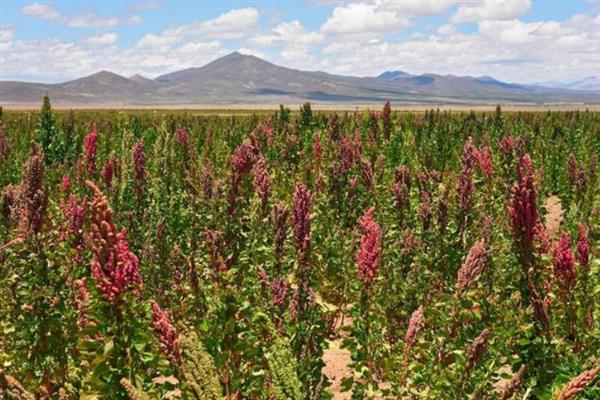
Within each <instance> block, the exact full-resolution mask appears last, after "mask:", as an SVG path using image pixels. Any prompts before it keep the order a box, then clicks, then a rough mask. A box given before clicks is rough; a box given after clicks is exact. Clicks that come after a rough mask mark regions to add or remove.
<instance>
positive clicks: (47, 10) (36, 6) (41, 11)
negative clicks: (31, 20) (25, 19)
mask: <svg viewBox="0 0 600 400" xmlns="http://www.w3.org/2000/svg"><path fill="white" fill-rule="evenodd" d="M21 12H22V13H23V14H24V15H27V16H30V17H36V18H41V19H47V20H50V21H60V20H61V19H63V16H62V15H61V14H60V13H59V12H58V11H56V9H54V8H53V7H51V6H49V5H46V4H41V3H33V4H28V5H26V6H24V7H23V8H22V9H21Z"/></svg>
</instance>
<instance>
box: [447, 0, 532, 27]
mask: <svg viewBox="0 0 600 400" xmlns="http://www.w3.org/2000/svg"><path fill="white" fill-rule="evenodd" d="M530 8H531V0H480V1H476V2H474V1H469V2H465V3H463V4H461V5H460V7H458V10H457V11H456V13H455V14H454V15H453V16H452V18H451V21H452V22H453V23H459V22H473V21H475V22H478V21H485V20H491V21H502V20H510V19H514V18H517V17H519V16H520V15H522V14H524V13H526V12H527V11H528V10H529V9H530Z"/></svg>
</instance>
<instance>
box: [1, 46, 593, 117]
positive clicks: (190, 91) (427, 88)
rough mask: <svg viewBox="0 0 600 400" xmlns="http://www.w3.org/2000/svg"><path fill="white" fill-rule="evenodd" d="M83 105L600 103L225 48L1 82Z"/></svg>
mask: <svg viewBox="0 0 600 400" xmlns="http://www.w3.org/2000/svg"><path fill="white" fill-rule="evenodd" d="M46 93H48V94H49V95H50V97H51V98H52V101H53V103H57V104H70V105H77V104H88V105H115V106H120V105H124V106H127V105H129V106H137V105H157V106H158V105H171V106H178V105H207V104H213V105H219V104H221V105H230V104H278V103H299V102H304V101H312V102H317V103H333V104H336V103H337V104H339V103H345V104H375V103H382V102H384V101H386V100H391V101H393V102H394V103H396V104H400V103H403V104H431V105H438V104H481V103H485V104H495V103H498V102H502V103H534V104H541V103H555V102H563V103H590V104H598V103H600V95H599V94H600V90H598V92H592V91H582V90H572V89H568V88H567V89H565V88H547V87H541V86H535V85H533V86H528V85H518V84H511V83H505V82H501V81H498V80H496V79H494V78H492V77H489V76H482V77H470V76H455V75H437V74H422V75H411V74H408V73H406V72H403V71H386V72H384V73H382V74H381V75H379V76H377V77H353V76H342V75H333V74H329V73H326V72H322V71H299V70H295V69H291V68H286V67H281V66H278V65H275V64H273V63H270V62H268V61H265V60H262V59H260V58H258V57H255V56H250V55H243V54H240V53H237V52H235V53H231V54H229V55H227V56H224V57H221V58H219V59H217V60H214V61H212V62H210V63H208V64H206V65H204V66H202V67H197V68H188V69H184V70H181V71H176V72H172V73H168V74H164V75H161V76H159V77H157V78H156V79H148V78H145V77H143V76H141V75H134V76H132V77H130V78H127V77H124V76H121V75H118V74H115V73H113V72H109V71H101V72H98V73H96V74H93V75H90V76H86V77H83V78H80V79H75V80H72V81H68V82H64V83H59V84H43V83H31V82H16V81H0V103H10V104H38V103H39V102H40V99H41V98H42V96H43V95H44V94H46Z"/></svg>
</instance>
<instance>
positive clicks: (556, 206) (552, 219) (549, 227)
mask: <svg viewBox="0 0 600 400" xmlns="http://www.w3.org/2000/svg"><path fill="white" fill-rule="evenodd" d="M544 208H545V209H546V222H545V226H546V232H548V235H549V236H550V237H551V238H553V237H555V236H556V234H557V233H558V230H559V229H560V224H561V222H562V219H563V209H562V204H561V202H560V199H559V198H558V196H550V197H548V198H547V199H546V203H545V204H544Z"/></svg>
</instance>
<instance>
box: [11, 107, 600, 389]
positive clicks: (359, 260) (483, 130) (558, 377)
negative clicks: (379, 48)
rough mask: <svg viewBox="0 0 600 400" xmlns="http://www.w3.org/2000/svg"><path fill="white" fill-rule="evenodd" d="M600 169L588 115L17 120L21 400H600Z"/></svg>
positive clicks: (14, 320)
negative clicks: (599, 173)
mask: <svg viewBox="0 0 600 400" xmlns="http://www.w3.org/2000/svg"><path fill="white" fill-rule="evenodd" d="M599 155H600V113H598V112H592V111H585V110H580V111H552V112H550V111H548V112H518V111H511V112H506V111H503V110H502V109H501V108H500V107H498V108H497V109H496V111H495V112H494V111H481V110H478V111H472V112H468V111H464V112H463V111H456V110H454V111H440V110H428V111H426V112H417V111H410V112H407V111H401V110H396V109H393V108H392V107H391V106H390V104H389V103H386V104H385V105H384V104H381V107H380V108H379V109H372V110H370V111H369V110H364V111H338V112H336V111H333V110H327V111H317V110H311V106H310V104H308V103H306V104H304V105H303V106H302V107H300V108H299V109H297V108H294V109H293V110H290V109H288V108H286V107H285V106H281V107H280V108H279V110H278V111H275V110H273V111H269V110H261V111H256V112H253V111H252V110H244V112H243V113H231V114H228V113H219V112H216V111H215V112H214V113H210V112H208V113H196V112H194V111H192V110H189V111H183V110H182V111H175V110H158V111H151V110H143V111H141V110H138V111H135V110H131V111H113V110H108V109H105V110H74V111H66V110H61V111H56V110H53V109H52V107H51V104H50V99H48V98H47V97H46V98H45V99H44V102H43V104H42V106H41V109H40V110H39V111H7V110H4V112H2V113H1V122H0V399H2V400H4V399H7V400H17V399H27V400H31V399H60V400H67V399H83V400H94V399H131V400H138V399H184V400H188V399H197V400H204V399H208V400H214V399H225V400H234V399H235V400H237V399H240V400H241V399H281V400H283V399H290V400H312V399H430V400H437V399H442V400H444V399H451V400H461V399H480V400H492V399H498V400H508V399H515V400H516V399H541V400H573V399H599V398H600V383H599V376H600V307H599V304H600V244H599V243H600V180H599V178H598V169H599V166H598V157H599Z"/></svg>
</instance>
